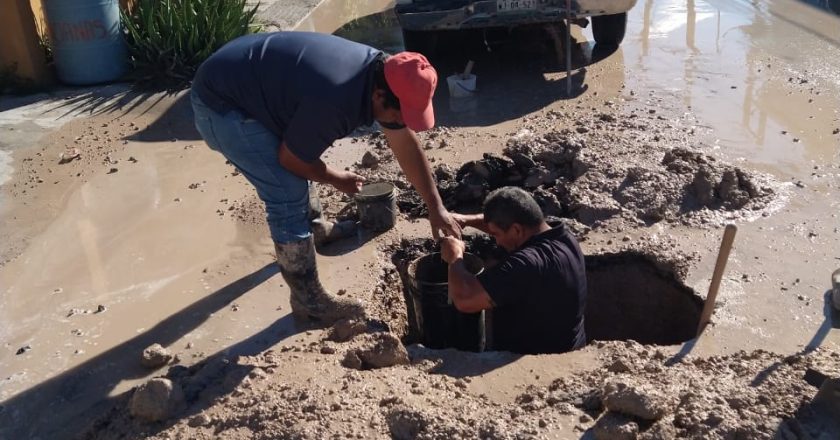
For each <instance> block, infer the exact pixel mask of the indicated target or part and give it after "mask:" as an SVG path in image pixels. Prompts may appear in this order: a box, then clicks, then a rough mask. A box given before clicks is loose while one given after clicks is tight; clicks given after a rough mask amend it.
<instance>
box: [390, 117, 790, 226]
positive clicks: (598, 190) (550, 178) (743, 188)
mask: <svg viewBox="0 0 840 440" xmlns="http://www.w3.org/2000/svg"><path fill="white" fill-rule="evenodd" d="M503 153H504V156H497V155H494V154H490V153H486V154H484V158H483V159H480V160H477V161H471V162H467V163H466V164H464V165H462V166H461V167H460V168H459V169H458V170H457V171H455V172H453V170H452V169H451V168H449V167H447V166H445V165H444V166H440V167H438V168H436V170H435V177H436V178H437V184H438V188H439V190H440V193H441V197H442V198H443V200H444V203H445V204H446V206H447V208H448V209H452V210H470V209H472V210H475V209H477V208H478V207H479V206H480V205H481V203H482V201H483V200H484V198H485V197H486V196H487V194H488V193H489V192H490V191H492V190H494V189H496V188H500V187H503V186H518V187H521V188H524V189H526V190H527V191H529V192H530V193H531V194H532V195H533V196H534V198H535V199H536V200H537V203H539V205H540V207H541V208H542V210H543V213H544V214H545V215H547V216H555V217H569V218H573V219H575V220H577V221H578V222H580V223H582V224H584V225H586V226H589V227H597V226H600V225H603V224H605V223H607V222H610V221H612V220H619V221H620V220H624V221H629V222H630V223H631V224H644V225H650V224H653V223H657V222H660V221H666V222H670V223H683V224H689V225H694V226H700V225H703V224H709V223H711V224H715V223H714V222H713V219H714V218H715V217H716V215H717V216H718V217H721V218H723V217H727V218H731V217H735V216H739V215H741V214H742V212H752V211H760V210H761V209H764V208H766V207H767V206H768V204H769V203H770V202H771V201H772V200H773V199H774V195H775V193H774V190H773V189H772V188H771V185H770V184H769V183H766V182H767V178H766V177H765V176H759V175H755V174H751V173H749V172H747V171H744V170H742V169H740V168H737V167H733V166H729V165H725V164H721V163H719V162H718V161H717V160H715V159H714V158H713V157H710V156H707V155H704V154H701V153H699V152H696V151H692V150H690V149H688V148H685V147H678V148H673V149H670V150H667V151H665V153H664V155H663V157H662V158H661V160H659V161H658V162H655V161H641V160H640V161H637V162H636V163H633V162H629V161H626V160H624V158H622V157H616V156H610V155H609V154H608V153H606V152H605V151H604V150H602V149H601V148H598V147H591V146H589V145H588V142H587V141H586V140H585V139H584V138H582V137H580V135H578V134H574V133H572V132H571V131H570V130H562V131H559V132H549V133H546V134H544V135H541V136H537V135H534V134H533V133H531V132H530V131H527V130H524V131H522V132H520V133H519V134H517V135H516V136H514V137H512V138H510V140H509V141H508V142H507V146H506V147H505V149H504V151H503ZM400 208H401V209H402V210H403V211H405V212H407V213H408V214H409V215H413V216H417V215H422V214H424V207H423V205H422V203H421V202H420V200H419V199H418V198H417V196H416V194H414V193H412V192H408V193H405V194H404V195H402V196H401V198H400ZM718 214H722V215H718Z"/></svg>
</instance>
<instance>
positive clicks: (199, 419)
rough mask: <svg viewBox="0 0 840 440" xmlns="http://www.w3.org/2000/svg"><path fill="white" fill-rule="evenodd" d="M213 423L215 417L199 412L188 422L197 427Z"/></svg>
mask: <svg viewBox="0 0 840 440" xmlns="http://www.w3.org/2000/svg"><path fill="white" fill-rule="evenodd" d="M211 423H213V419H211V418H210V416H208V415H207V414H198V415H195V416H193V417H192V418H190V421H189V422H188V423H187V424H188V425H190V426H191V427H193V428H195V427H198V426H207V425H209V424H211Z"/></svg>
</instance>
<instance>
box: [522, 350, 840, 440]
mask: <svg viewBox="0 0 840 440" xmlns="http://www.w3.org/2000/svg"><path fill="white" fill-rule="evenodd" d="M598 346H600V347H601V348H604V349H605V355H604V364H605V366H606V368H602V369H596V370H592V371H590V372H587V373H583V374H580V375H575V376H571V377H566V378H562V379H558V380H556V381H554V382H553V383H552V384H551V385H550V386H548V387H546V388H538V387H534V388H531V389H530V390H529V391H528V392H526V393H524V394H522V395H521V396H519V398H518V399H517V401H518V402H519V403H520V405H521V406H522V407H523V408H524V409H526V410H528V411H543V410H545V408H548V407H551V406H556V405H558V404H561V403H567V404H572V405H574V406H575V407H576V408H578V409H580V410H583V411H585V412H586V413H587V414H588V415H589V416H591V417H593V418H597V420H596V423H595V426H594V427H593V431H594V434H595V438H598V439H636V438H639V439H651V440H653V439H670V438H684V439H708V438H744V439H769V438H782V439H811V438H836V437H837V435H840V426H837V425H836V424H833V423H836V422H832V420H831V419H830V418H827V417H824V415H823V414H821V413H820V412H819V410H818V409H817V408H814V407H813V406H812V405H810V401H811V399H812V398H813V396H814V395H815V394H816V391H817V389H816V388H814V387H812V386H811V385H809V384H808V383H806V382H805V380H804V376H805V372H806V371H807V370H808V369H809V368H813V369H816V370H820V371H824V372H829V373H830V374H833V375H835V376H836V375H837V374H838V373H840V368H838V360H840V353H836V352H831V351H815V352H812V353H808V354H797V355H792V356H780V355H777V354H774V353H770V352H766V351H762V350H756V351H753V352H749V353H747V352H743V351H741V352H738V353H735V354H732V355H728V356H713V357H709V358H696V359H680V358H679V356H673V357H670V356H666V355H665V354H663V352H661V351H660V350H659V349H657V348H655V347H650V346H643V345H639V344H637V343H635V342H632V341H628V342H626V343H623V344H619V343H598ZM831 433H833V435H831ZM826 434H829V435H828V436H827V437H825V435H826Z"/></svg>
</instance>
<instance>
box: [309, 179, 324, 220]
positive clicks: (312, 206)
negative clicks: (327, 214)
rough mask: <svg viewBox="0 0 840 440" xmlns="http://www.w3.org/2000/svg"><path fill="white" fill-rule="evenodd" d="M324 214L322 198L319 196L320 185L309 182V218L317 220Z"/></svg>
mask: <svg viewBox="0 0 840 440" xmlns="http://www.w3.org/2000/svg"><path fill="white" fill-rule="evenodd" d="M322 215H324V209H323V207H322V206H321V198H320V197H318V187H317V186H316V185H315V182H309V214H308V216H309V220H310V221H312V220H316V219H319V218H321V216H322Z"/></svg>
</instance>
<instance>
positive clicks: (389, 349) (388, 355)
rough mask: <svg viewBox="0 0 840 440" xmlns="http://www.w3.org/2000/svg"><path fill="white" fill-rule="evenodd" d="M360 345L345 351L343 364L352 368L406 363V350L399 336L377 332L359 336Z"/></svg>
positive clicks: (372, 367)
mask: <svg viewBox="0 0 840 440" xmlns="http://www.w3.org/2000/svg"><path fill="white" fill-rule="evenodd" d="M359 339H361V340H362V341H361V346H360V347H359V348H354V349H352V350H350V351H348V352H347V355H346V357H345V359H344V361H343V363H342V364H343V365H344V366H345V367H347V368H353V369H357V370H360V369H375V368H385V367H391V366H394V365H401V364H407V363H408V361H409V359H408V352H407V351H406V350H405V346H403V344H402V342H400V340H399V338H397V337H396V336H395V335H393V334H391V333H386V332H379V333H374V334H370V335H363V336H360V337H359Z"/></svg>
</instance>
